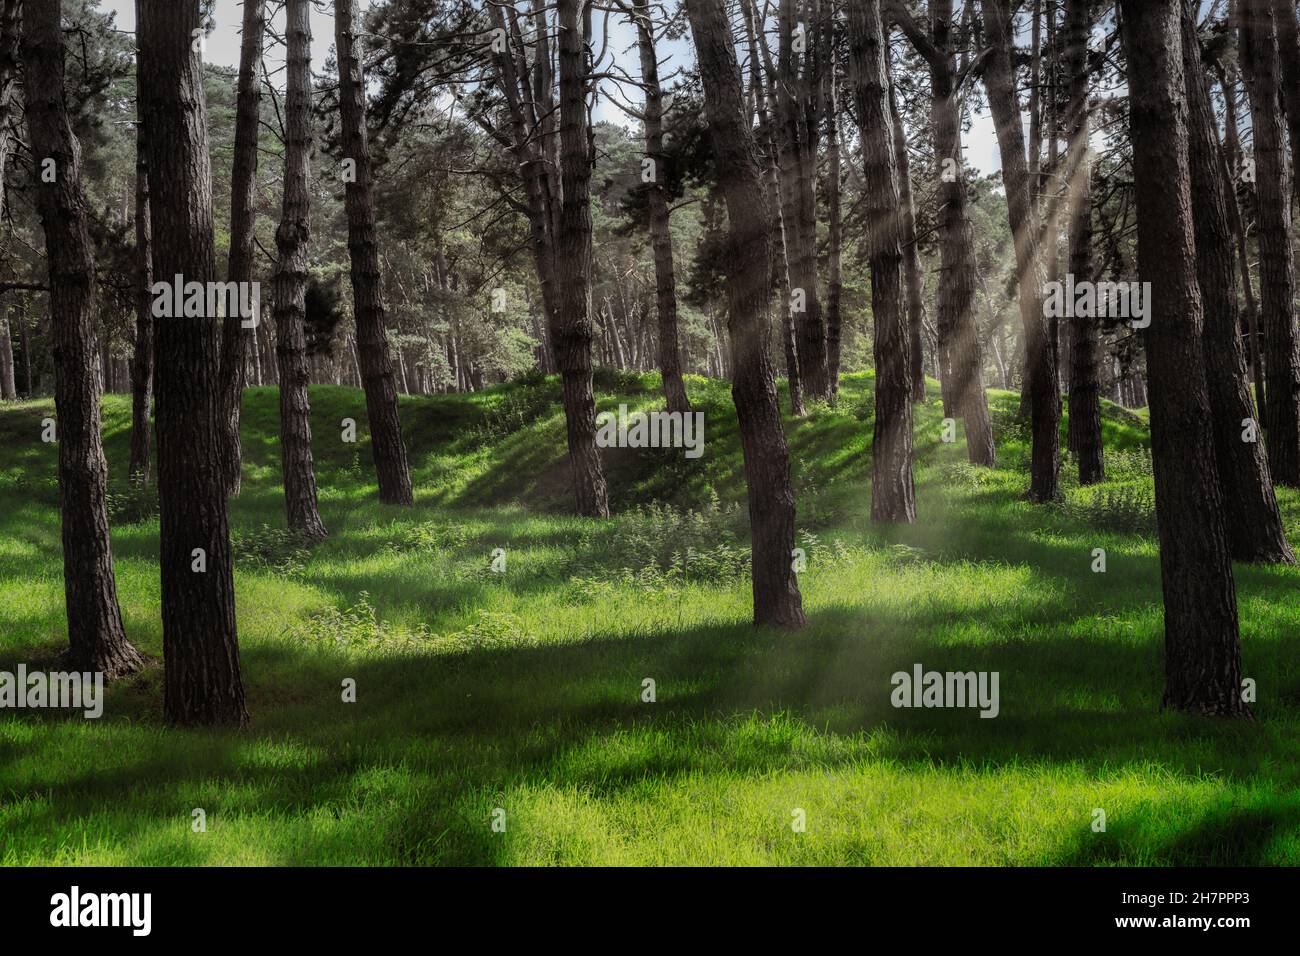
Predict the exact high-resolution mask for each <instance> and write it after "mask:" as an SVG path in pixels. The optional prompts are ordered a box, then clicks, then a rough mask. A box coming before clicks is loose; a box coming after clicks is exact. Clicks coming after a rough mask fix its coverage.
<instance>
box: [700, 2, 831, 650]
mask: <svg viewBox="0 0 1300 956" xmlns="http://www.w3.org/2000/svg"><path fill="white" fill-rule="evenodd" d="M686 12H687V15H688V16H689V18H690V22H691V32H692V33H693V35H694V40H695V48H696V51H697V62H698V64H699V70H700V78H701V81H702V83H703V86H704V98H705V112H706V117H707V122H708V129H709V136H710V139H711V140H712V142H713V152H714V158H715V161H716V163H717V169H718V189H719V191H720V192H721V193H722V196H723V198H724V200H725V201H726V204H727V218H728V229H729V237H728V238H729V244H728V250H727V260H728V264H729V265H728V268H727V270H726V275H727V302H728V310H727V323H728V326H729V330H730V338H731V357H732V374H733V376H734V379H733V382H732V390H731V393H732V398H733V400H734V401H735V405H736V415H737V418H738V419H739V423H740V437H741V448H742V450H743V453H744V461H745V477H746V488H747V494H748V498H749V521H750V533H751V536H752V545H753V547H752V565H751V567H752V572H753V588H754V623H755V624H769V625H776V626H780V627H802V626H803V624H804V623H805V619H804V612H803V601H802V598H801V597H800V594H799V584H798V580H797V579H796V577H795V572H794V569H793V559H792V552H793V549H794V534H795V501H794V491H793V489H792V488H791V487H790V466H789V451H788V449H787V447H786V442H785V434H784V433H783V432H782V430H781V414H780V409H779V408H778V407H777V399H776V382H775V373H774V371H773V368H772V363H771V358H770V355H769V346H770V343H771V335H772V330H771V317H770V315H769V311H768V309H769V305H770V302H771V295H770V278H771V269H770V264H771V261H772V245H771V231H772V219H771V216H770V214H769V210H768V205H767V202H766V197H765V194H764V192H765V191H764V188H763V174H762V165H761V161H760V159H759V154H758V149H757V147H756V145H755V143H754V137H753V133H752V131H751V129H750V123H749V117H748V116H747V114H746V110H745V104H744V97H743V94H742V92H741V85H740V71H739V68H738V66H737V64H736V50H735V46H734V45H733V44H732V41H731V29H730V25H729V23H728V20H727V12H726V7H725V5H724V2H723V0H687V3H686Z"/></svg>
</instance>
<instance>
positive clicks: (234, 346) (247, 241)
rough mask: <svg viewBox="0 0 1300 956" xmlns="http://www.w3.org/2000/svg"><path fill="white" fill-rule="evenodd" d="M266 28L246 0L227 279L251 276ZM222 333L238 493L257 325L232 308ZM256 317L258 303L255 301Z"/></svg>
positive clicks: (254, 4)
mask: <svg viewBox="0 0 1300 956" xmlns="http://www.w3.org/2000/svg"><path fill="white" fill-rule="evenodd" d="M265 32H266V11H265V0H244V19H243V36H242V39H241V41H240V47H239V81H238V82H239V85H238V92H237V93H236V99H235V153H234V162H233V165H232V167H231V178H230V253H229V256H228V258H227V262H226V280H227V281H228V282H239V283H247V282H251V281H252V280H253V256H254V247H253V239H254V232H255V229H256V225H257V194H256V188H257V140H258V133H259V128H260V125H261V112H262V110H261V107H262V84H261V78H260V77H259V76H258V69H259V67H260V66H261V63H262V38H263V36H264V34H265ZM230 312H231V314H229V315H227V316H226V320H225V322H224V323H223V329H222V336H221V371H220V379H219V382H220V384H219V387H220V390H221V408H222V436H221V437H222V444H223V448H224V451H223V452H222V465H223V468H224V470H225V475H226V488H227V490H228V491H229V493H230V494H232V495H238V494H239V489H240V478H241V472H242V470H243V457H244V453H243V448H242V447H241V445H240V441H239V417H240V412H241V410H242V405H243V396H244V384H245V382H244V379H245V375H246V372H245V364H246V357H247V354H248V336H249V335H251V336H253V339H254V345H256V336H257V328H256V327H254V328H253V329H251V330H249V329H245V328H244V327H243V324H242V322H243V317H242V316H240V315H239V314H238V310H235V309H232V310H230ZM258 315H259V322H260V315H261V303H260V302H259V303H258Z"/></svg>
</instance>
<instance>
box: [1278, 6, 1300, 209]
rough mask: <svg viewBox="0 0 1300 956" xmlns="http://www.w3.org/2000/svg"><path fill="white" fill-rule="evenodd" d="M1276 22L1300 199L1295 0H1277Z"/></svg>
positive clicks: (1299, 46) (1299, 198)
mask: <svg viewBox="0 0 1300 956" xmlns="http://www.w3.org/2000/svg"><path fill="white" fill-rule="evenodd" d="M1273 23H1274V26H1275V28H1276V29H1277V51H1278V58H1279V60H1280V63H1281V67H1282V94H1283V95H1282V101H1283V105H1284V106H1285V107H1286V131H1287V138H1288V139H1289V140H1290V141H1291V165H1292V167H1293V168H1292V176H1291V188H1292V190H1293V191H1294V194H1295V198H1296V202H1300V176H1296V175H1294V172H1295V170H1294V167H1295V166H1297V165H1300V159H1297V157H1300V24H1298V23H1297V22H1296V7H1295V3H1294V0H1273Z"/></svg>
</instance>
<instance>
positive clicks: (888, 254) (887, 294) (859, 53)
mask: <svg viewBox="0 0 1300 956" xmlns="http://www.w3.org/2000/svg"><path fill="white" fill-rule="evenodd" d="M848 25H849V62H850V65H851V67H850V68H851V69H852V73H853V98H854V102H855V104H856V106H857V120H858V128H859V131H860V135H861V140H862V164H863V168H864V172H865V185H864V187H863V196H864V197H865V199H866V203H867V205H866V209H865V213H866V215H865V221H866V222H867V223H868V229H867V235H866V253H867V258H868V261H869V262H870V263H871V314H872V316H873V317H874V318H875V323H876V329H875V337H874V338H875V342H874V352H875V362H876V421H875V431H874V435H873V437H872V445H871V457H872V472H871V520H872V521H900V522H912V521H915V520H916V488H915V485H914V484H913V480H912V394H911V392H912V390H911V364H910V362H909V361H908V352H909V348H908V333H907V317H906V312H905V310H904V307H903V250H902V239H903V216H902V203H901V201H900V199H899V194H898V171H897V168H896V166H895V161H896V154H895V150H894V127H893V123H892V122H891V119H890V115H889V80H888V60H889V44H888V41H887V40H886V39H885V34H884V29H883V27H882V26H881V22H880V3H879V0H863V2H862V3H853V4H850V5H849V7H848Z"/></svg>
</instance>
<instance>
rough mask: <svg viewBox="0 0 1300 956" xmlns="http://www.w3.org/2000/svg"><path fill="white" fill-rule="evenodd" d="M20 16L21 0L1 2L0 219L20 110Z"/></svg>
mask: <svg viewBox="0 0 1300 956" xmlns="http://www.w3.org/2000/svg"><path fill="white" fill-rule="evenodd" d="M22 15H23V12H22V0H0V217H3V216H5V215H6V212H7V207H6V206H5V196H6V193H5V182H6V177H7V174H8V170H9V153H10V152H11V151H12V150H13V144H14V137H13V133H14V129H15V128H16V126H17V122H16V121H17V113H18V111H19V109H20V103H19V97H18V57H19V41H20V40H21V38H22Z"/></svg>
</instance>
